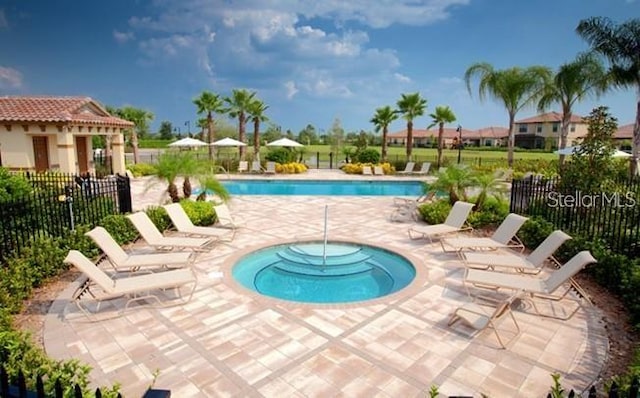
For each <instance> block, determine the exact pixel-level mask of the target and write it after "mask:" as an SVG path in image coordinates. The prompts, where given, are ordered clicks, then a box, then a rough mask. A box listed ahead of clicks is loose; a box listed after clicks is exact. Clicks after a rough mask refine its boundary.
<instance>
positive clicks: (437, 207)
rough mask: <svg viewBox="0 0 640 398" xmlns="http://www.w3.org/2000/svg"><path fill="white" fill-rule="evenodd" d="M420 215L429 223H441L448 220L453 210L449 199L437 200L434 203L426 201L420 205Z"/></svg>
mask: <svg viewBox="0 0 640 398" xmlns="http://www.w3.org/2000/svg"><path fill="white" fill-rule="evenodd" d="M418 211H419V212H420V215H421V216H422V218H423V219H424V221H426V222H427V224H440V223H443V222H444V220H446V218H447V216H448V215H449V212H450V211H451V204H449V200H447V199H445V200H437V201H435V202H432V203H426V204H423V205H421V206H419V207H418Z"/></svg>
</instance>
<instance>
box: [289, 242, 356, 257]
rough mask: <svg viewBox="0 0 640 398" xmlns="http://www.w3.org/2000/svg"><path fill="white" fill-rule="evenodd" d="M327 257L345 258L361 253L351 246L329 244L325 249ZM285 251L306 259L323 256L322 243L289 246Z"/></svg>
mask: <svg viewBox="0 0 640 398" xmlns="http://www.w3.org/2000/svg"><path fill="white" fill-rule="evenodd" d="M326 250H327V251H326V255H327V257H345V256H350V255H352V254H356V253H359V252H361V251H362V248H361V247H358V246H352V245H340V244H335V243H331V244H329V245H328V246H327V249H326ZM287 251H291V252H293V253H296V254H299V255H304V256H308V257H323V256H324V254H325V248H324V244H322V243H305V244H300V245H290V246H289V247H287Z"/></svg>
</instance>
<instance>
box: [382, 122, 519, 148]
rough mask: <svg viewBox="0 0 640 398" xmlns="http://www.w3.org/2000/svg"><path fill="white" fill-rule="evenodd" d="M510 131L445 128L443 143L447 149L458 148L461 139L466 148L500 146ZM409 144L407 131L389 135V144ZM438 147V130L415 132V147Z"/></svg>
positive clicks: (497, 128) (417, 130) (501, 129)
mask: <svg viewBox="0 0 640 398" xmlns="http://www.w3.org/2000/svg"><path fill="white" fill-rule="evenodd" d="M507 135H508V130H507V129H505V128H503V127H487V128H483V129H479V130H468V129H465V128H463V129H462V132H461V133H460V132H458V130H457V129H456V128H448V127H445V128H444V131H443V135H442V136H443V141H444V147H445V148H452V147H456V146H457V144H458V140H459V139H460V137H461V138H462V142H463V143H464V144H465V145H466V146H500V145H501V144H502V143H503V141H504V142H506V137H507ZM406 142H407V130H401V131H397V132H394V133H389V134H387V144H388V145H394V146H405V145H406ZM437 145H438V128H434V129H431V130H421V129H414V130H413V146H414V147H427V148H436V147H437Z"/></svg>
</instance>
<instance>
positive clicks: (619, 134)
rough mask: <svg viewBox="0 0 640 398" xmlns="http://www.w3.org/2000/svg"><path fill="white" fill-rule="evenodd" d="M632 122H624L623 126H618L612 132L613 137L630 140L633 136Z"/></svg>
mask: <svg viewBox="0 0 640 398" xmlns="http://www.w3.org/2000/svg"><path fill="white" fill-rule="evenodd" d="M633 126H634V124H633V123H630V124H625V125H624V126H620V127H618V130H616V132H615V133H613V138H616V139H619V140H630V139H631V138H633Z"/></svg>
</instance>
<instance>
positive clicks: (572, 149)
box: [554, 145, 631, 158]
mask: <svg viewBox="0 0 640 398" xmlns="http://www.w3.org/2000/svg"><path fill="white" fill-rule="evenodd" d="M578 150H580V145H575V146H568V147H566V148H564V149H559V150H557V151H555V152H554V153H555V154H556V155H573V154H574V153H575V152H577V151H578ZM611 157H614V158H629V157H631V154H630V153H627V152H624V151H621V150H619V149H616V150H615V151H614V152H613V154H611Z"/></svg>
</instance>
